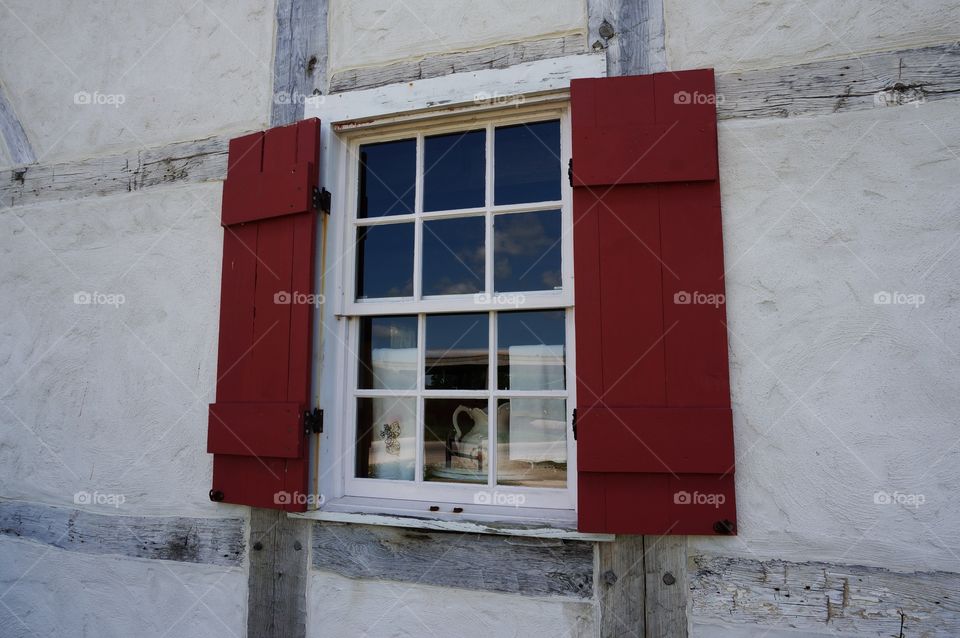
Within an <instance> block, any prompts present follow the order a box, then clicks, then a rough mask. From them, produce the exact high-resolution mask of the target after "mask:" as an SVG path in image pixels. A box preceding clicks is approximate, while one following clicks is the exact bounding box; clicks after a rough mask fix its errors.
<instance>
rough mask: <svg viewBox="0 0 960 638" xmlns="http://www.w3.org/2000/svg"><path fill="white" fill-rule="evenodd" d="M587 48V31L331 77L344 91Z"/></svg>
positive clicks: (334, 88) (333, 90) (335, 88)
mask: <svg viewBox="0 0 960 638" xmlns="http://www.w3.org/2000/svg"><path fill="white" fill-rule="evenodd" d="M586 50H587V45H586V39H585V38H584V35H583V34H582V33H576V34H571V35H566V36H563V37H559V38H557V37H554V38H546V39H542V40H530V41H527V42H513V43H510V44H501V45H498V46H494V47H487V48H484V49H478V50H476V51H467V52H465V53H441V54H438V55H432V56H429V57H426V58H423V59H420V60H411V61H404V62H394V63H391V64H386V65H383V66H374V67H362V68H358V69H347V70H345V71H339V72H337V73H335V74H333V76H332V77H331V78H330V92H331V93H342V92H345V91H356V90H358V89H370V88H374V87H377V86H384V85H386V84H395V83H397V82H412V81H413V80H423V79H426V78H434V77H438V76H441V75H449V74H450V73H463V72H465V71H480V70H483V69H505V68H507V67H508V66H513V65H514V64H520V63H522V62H533V61H535V60H546V59H547V58H558V57H562V56H565V55H574V54H577V53H583V52H584V51H586ZM468 99H469V96H468Z"/></svg>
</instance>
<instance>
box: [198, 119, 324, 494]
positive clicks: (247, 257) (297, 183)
mask: <svg viewBox="0 0 960 638" xmlns="http://www.w3.org/2000/svg"><path fill="white" fill-rule="evenodd" d="M319 151H320V122H319V120H315V119H313V120H304V121H302V122H298V123H296V124H292V125H290V126H283V127H279V128H273V129H270V130H268V131H266V132H263V133H253V134H251V135H245V136H243V137H239V138H236V139H234V140H231V141H230V152H229V156H228V167H227V180H226V182H224V185H223V215H222V220H221V223H222V224H223V230H224V232H223V279H222V286H221V296H220V346H219V353H218V363H217V399H216V403H214V404H212V405H211V406H210V420H209V430H208V436H207V451H208V452H211V453H213V455H214V457H213V489H212V490H210V498H211V499H213V500H218V501H221V500H222V501H224V502H227V503H238V504H242V505H251V506H254V507H268V508H275V509H285V510H288V511H303V510H304V509H306V508H305V498H304V495H305V494H306V493H307V476H308V467H307V461H308V457H309V454H308V446H307V436H306V435H305V433H304V416H303V415H304V412H305V411H306V410H308V409H309V407H310V391H311V390H310V371H311V357H312V348H311V332H312V328H313V305H312V303H308V302H310V301H312V298H310V299H307V298H306V297H305V296H306V295H311V294H312V293H313V292H314V254H315V253H314V246H315V244H316V230H317V227H316V216H317V214H316V212H315V211H314V209H313V206H312V195H313V189H314V187H315V185H316V183H317V175H318V173H319ZM291 302H292V303H291Z"/></svg>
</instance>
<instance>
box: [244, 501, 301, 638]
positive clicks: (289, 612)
mask: <svg viewBox="0 0 960 638" xmlns="http://www.w3.org/2000/svg"><path fill="white" fill-rule="evenodd" d="M309 539H310V525H309V523H308V522H307V521H303V520H297V519H292V518H288V517H287V514H286V512H283V511H281V510H269V509H262V508H252V509H251V510H250V548H251V549H250V575H249V579H248V590H247V609H248V611H247V635H248V636H269V637H277V638H291V637H293V638H296V637H302V636H305V635H306V631H307V628H306V618H307V596H306V591H307V574H308V571H307V550H308V545H309V542H310V541H309Z"/></svg>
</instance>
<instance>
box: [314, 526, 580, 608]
mask: <svg viewBox="0 0 960 638" xmlns="http://www.w3.org/2000/svg"><path fill="white" fill-rule="evenodd" d="M312 548H313V553H312V567H313V568H314V569H318V570H323V571H330V572H334V573H337V574H340V575H342V576H348V577H350V578H368V579H386V580H395V581H401V582H411V583H420V584H424V585H438V586H445V587H460V588H464V589H478V590H488V591H499V592H509V593H515V594H523V595H526V596H560V597H566V598H576V599H585V598H591V597H592V596H593V544H592V543H588V542H582V541H569V540H559V539H550V540H548V539H539V538H518V537H508V536H493V535H489V534H463V533H451V532H426V531H419V530H411V529H403V528H392V527H378V526H369V525H345V524H341V523H325V522H317V523H315V524H314V525H313V538H312Z"/></svg>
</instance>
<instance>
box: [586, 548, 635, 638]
mask: <svg viewBox="0 0 960 638" xmlns="http://www.w3.org/2000/svg"><path fill="white" fill-rule="evenodd" d="M597 551H598V552H599V558H598V567H597V599H598V603H599V604H598V609H597V611H598V615H599V618H598V621H597V625H598V626H599V628H600V638H645V636H646V616H645V606H646V603H645V596H646V594H645V590H646V585H645V574H644V565H643V562H644V555H643V536H617V540H616V541H614V542H613V543H598V545H597Z"/></svg>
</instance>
